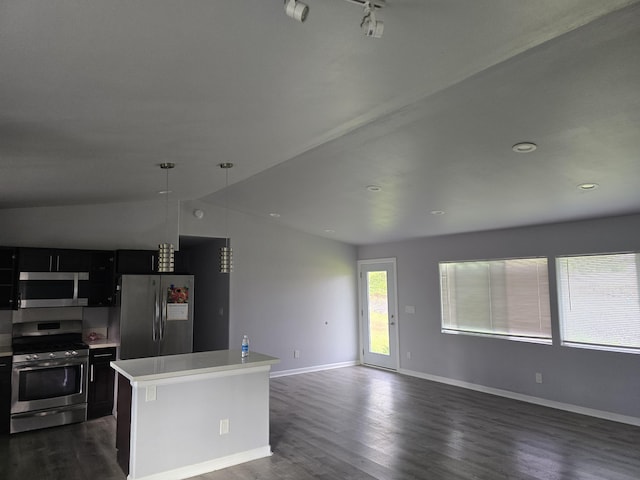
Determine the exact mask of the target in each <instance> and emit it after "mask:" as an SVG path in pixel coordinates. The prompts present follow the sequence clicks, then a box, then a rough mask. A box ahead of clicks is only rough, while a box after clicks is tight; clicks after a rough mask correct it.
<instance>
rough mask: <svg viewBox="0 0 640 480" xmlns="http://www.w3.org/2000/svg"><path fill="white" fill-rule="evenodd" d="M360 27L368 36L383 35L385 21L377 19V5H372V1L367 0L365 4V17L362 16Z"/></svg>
mask: <svg viewBox="0 0 640 480" xmlns="http://www.w3.org/2000/svg"><path fill="white" fill-rule="evenodd" d="M360 27H361V28H362V31H363V32H364V34H365V35H366V36H367V37H373V38H380V37H382V32H384V22H382V21H380V20H377V19H376V14H375V7H372V6H371V2H365V4H364V17H362V22H361V23H360Z"/></svg>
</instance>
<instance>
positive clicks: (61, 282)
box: [18, 272, 89, 308]
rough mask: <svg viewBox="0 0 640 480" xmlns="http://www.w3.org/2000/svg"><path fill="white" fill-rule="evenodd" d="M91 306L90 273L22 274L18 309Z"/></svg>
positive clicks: (19, 280) (19, 281)
mask: <svg viewBox="0 0 640 480" xmlns="http://www.w3.org/2000/svg"><path fill="white" fill-rule="evenodd" d="M87 305H89V272H20V275H19V277H18V308H42V307H83V306H87Z"/></svg>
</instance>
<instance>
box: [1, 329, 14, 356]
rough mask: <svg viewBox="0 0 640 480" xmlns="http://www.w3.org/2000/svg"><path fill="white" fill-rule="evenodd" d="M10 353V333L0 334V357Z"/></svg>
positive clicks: (11, 351)
mask: <svg viewBox="0 0 640 480" xmlns="http://www.w3.org/2000/svg"><path fill="white" fill-rule="evenodd" d="M11 355H13V348H12V347H11V334H10V333H9V334H0V357H10V356H11Z"/></svg>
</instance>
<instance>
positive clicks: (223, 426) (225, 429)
mask: <svg viewBox="0 0 640 480" xmlns="http://www.w3.org/2000/svg"><path fill="white" fill-rule="evenodd" d="M227 433H229V419H228V418H225V419H223V420H220V435H226V434H227Z"/></svg>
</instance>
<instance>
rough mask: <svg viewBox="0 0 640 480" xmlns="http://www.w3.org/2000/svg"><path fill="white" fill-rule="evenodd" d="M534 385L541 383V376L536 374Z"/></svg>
mask: <svg viewBox="0 0 640 480" xmlns="http://www.w3.org/2000/svg"><path fill="white" fill-rule="evenodd" d="M536 383H542V374H541V373H536Z"/></svg>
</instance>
